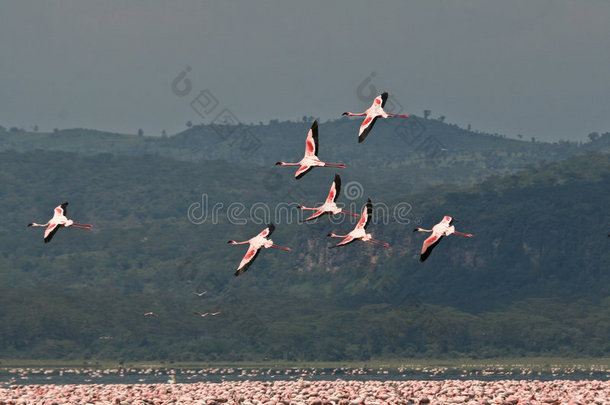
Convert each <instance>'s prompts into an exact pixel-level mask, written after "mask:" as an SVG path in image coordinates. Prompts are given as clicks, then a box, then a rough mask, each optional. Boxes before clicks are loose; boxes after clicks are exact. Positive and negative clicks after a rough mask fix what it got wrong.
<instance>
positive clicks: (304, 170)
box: [294, 165, 313, 180]
mask: <svg viewBox="0 0 610 405" xmlns="http://www.w3.org/2000/svg"><path fill="white" fill-rule="evenodd" d="M311 169H313V166H309V165H303V166H301V167H299V170H297V172H296V173H295V174H294V178H295V179H297V180H298V179H300V178H301V177H303V176H305V175H306V174H307V173H309V171H310V170H311Z"/></svg>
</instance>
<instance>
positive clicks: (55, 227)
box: [44, 224, 59, 243]
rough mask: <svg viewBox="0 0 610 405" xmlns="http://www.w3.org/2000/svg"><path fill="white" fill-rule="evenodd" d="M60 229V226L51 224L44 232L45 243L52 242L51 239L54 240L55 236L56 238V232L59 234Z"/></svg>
mask: <svg viewBox="0 0 610 405" xmlns="http://www.w3.org/2000/svg"><path fill="white" fill-rule="evenodd" d="M58 229H59V225H58V224H51V225H49V226H47V229H45V231H44V243H49V242H51V239H53V236H55V232H57V230H58Z"/></svg>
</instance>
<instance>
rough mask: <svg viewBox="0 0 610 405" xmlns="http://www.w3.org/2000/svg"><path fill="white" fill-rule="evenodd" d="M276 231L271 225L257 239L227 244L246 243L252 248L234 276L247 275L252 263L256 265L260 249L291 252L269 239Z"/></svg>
mask: <svg viewBox="0 0 610 405" xmlns="http://www.w3.org/2000/svg"><path fill="white" fill-rule="evenodd" d="M274 230H275V226H274V225H273V224H269V225H268V226H267V228H265V229H263V231H262V232H261V233H259V234H258V235H256V236H255V237H253V238H251V239H248V240H247V241H244V242H235V241H234V240H230V241H228V242H227V243H230V244H232V245H245V244H246V243H248V244H250V247H249V248H248V251H247V252H246V255H245V256H244V258H243V259H242V260H241V263H239V267H238V268H237V271H236V272H235V274H234V276H236V277H237V276H239V275H240V274H243V273H245V272H246V270H248V267H250V266H251V265H252V263H254V260H256V257H257V256H258V254H259V253H260V249H261V248H262V247H264V248H276V249H283V250H290V248H287V247H282V246H278V245H274V244H273V241H272V240H271V239H267V237H268V236H271V234H272V233H273V231H274Z"/></svg>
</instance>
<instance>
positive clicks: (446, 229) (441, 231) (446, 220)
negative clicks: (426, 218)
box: [413, 216, 472, 262]
mask: <svg viewBox="0 0 610 405" xmlns="http://www.w3.org/2000/svg"><path fill="white" fill-rule="evenodd" d="M456 221H457V220H456V219H454V218H451V217H449V216H445V217H443V220H442V221H441V222H439V223H438V224H436V225H434V226H433V227H432V229H422V228H415V229H413V232H432V235H431V236H430V237H428V239H426V240H425V241H424V244H423V246H422V249H421V256H420V257H419V261H420V262H423V261H424V260H426V259H427V258H428V256H430V253H432V249H434V248H435V247H436V245H438V243H439V242H440V241H441V239H443V237H444V236H449V235H451V234H456V235H460V236H465V237H467V238H470V237H472V235H471V234H469V233H462V232H458V231H456V230H455V227H454V226H453V225H452V223H453V222H456Z"/></svg>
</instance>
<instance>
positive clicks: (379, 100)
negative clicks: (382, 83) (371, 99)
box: [375, 91, 388, 108]
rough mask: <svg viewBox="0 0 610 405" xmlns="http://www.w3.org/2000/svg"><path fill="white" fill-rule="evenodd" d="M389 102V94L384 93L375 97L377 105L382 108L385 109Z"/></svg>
mask: <svg viewBox="0 0 610 405" xmlns="http://www.w3.org/2000/svg"><path fill="white" fill-rule="evenodd" d="M386 101H388V92H387V91H384V92H383V93H381V94H380V95H379V96H377V97H375V104H377V105H379V104H381V108H383V107H385V102H386Z"/></svg>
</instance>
